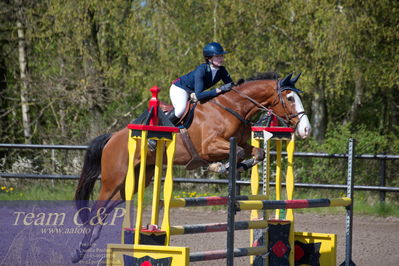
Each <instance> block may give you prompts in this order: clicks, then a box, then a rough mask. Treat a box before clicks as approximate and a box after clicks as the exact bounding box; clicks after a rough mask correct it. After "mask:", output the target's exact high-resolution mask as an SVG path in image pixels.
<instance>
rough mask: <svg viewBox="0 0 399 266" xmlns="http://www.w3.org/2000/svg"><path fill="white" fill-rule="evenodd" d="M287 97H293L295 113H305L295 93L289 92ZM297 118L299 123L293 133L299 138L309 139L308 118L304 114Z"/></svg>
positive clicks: (309, 127) (310, 128)
mask: <svg viewBox="0 0 399 266" xmlns="http://www.w3.org/2000/svg"><path fill="white" fill-rule="evenodd" d="M287 97H294V100H295V111H296V112H297V113H301V112H305V109H304V108H303V105H302V101H301V98H299V96H298V94H297V93H296V92H290V93H289V94H287ZM298 118H299V123H298V125H297V127H296V131H295V133H296V134H297V135H298V136H300V137H301V138H303V139H305V138H307V137H309V135H310V131H311V130H312V127H311V125H310V122H309V118H308V116H307V115H306V114H305V113H301V114H300V115H298Z"/></svg>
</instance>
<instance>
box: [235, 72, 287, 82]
mask: <svg viewBox="0 0 399 266" xmlns="http://www.w3.org/2000/svg"><path fill="white" fill-rule="evenodd" d="M279 78H280V76H279V74H277V72H273V71H269V72H258V73H256V74H255V75H253V76H252V77H249V78H247V79H243V78H241V79H239V80H238V82H237V85H241V84H243V83H245V82H249V81H254V80H277V79H279Z"/></svg>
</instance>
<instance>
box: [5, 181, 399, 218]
mask: <svg viewBox="0 0 399 266" xmlns="http://www.w3.org/2000/svg"><path fill="white" fill-rule="evenodd" d="M76 184H77V181H76V180H40V181H38V180H36V181H21V180H18V181H17V182H14V183H10V182H9V181H7V183H5V182H3V184H0V200H72V199H73V196H74V193H75V188H76ZM99 187H100V186H99V182H97V183H96V186H95V188H94V190H93V191H94V193H93V196H92V198H96V196H97V194H98V191H99ZM241 194H242V195H249V194H250V190H249V187H242V190H241ZM272 194H273V195H271V198H272V199H274V197H275V196H274V189H272ZM151 195H152V188H151V186H150V187H149V189H147V190H146V196H145V202H144V204H145V205H146V206H149V205H150V204H151V197H152V196H151ZM226 195H227V186H223V187H221V186H215V185H200V186H198V185H192V184H182V185H178V186H176V188H175V191H174V197H180V198H190V197H191V198H192V197H207V196H226ZM294 195H295V197H294V198H297V199H312V198H339V197H344V196H345V193H344V192H343V191H330V190H318V191H316V190H308V189H296V190H295V191H294ZM388 195H389V194H387V196H388ZM202 208H208V209H209V208H210V209H225V207H224V206H212V207H202ZM354 211H355V215H373V216H382V217H388V216H394V217H399V204H398V203H396V202H394V201H393V200H392V199H390V198H389V197H387V200H386V202H383V203H381V202H380V201H379V198H378V194H377V193H370V192H365V191H356V192H355V205H354ZM296 212H298V213H306V212H311V213H320V214H343V213H345V208H342V207H333V208H311V209H298V210H296Z"/></svg>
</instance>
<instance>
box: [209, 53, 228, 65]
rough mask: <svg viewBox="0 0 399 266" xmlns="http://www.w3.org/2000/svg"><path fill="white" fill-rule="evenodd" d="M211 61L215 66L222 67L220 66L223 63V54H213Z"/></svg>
mask: <svg viewBox="0 0 399 266" xmlns="http://www.w3.org/2000/svg"><path fill="white" fill-rule="evenodd" d="M209 61H210V62H211V64H212V65H214V66H215V67H220V66H222V65H223V62H224V57H223V55H222V54H221V55H215V56H212V58H211V59H210V60H209Z"/></svg>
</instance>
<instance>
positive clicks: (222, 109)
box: [72, 72, 311, 262]
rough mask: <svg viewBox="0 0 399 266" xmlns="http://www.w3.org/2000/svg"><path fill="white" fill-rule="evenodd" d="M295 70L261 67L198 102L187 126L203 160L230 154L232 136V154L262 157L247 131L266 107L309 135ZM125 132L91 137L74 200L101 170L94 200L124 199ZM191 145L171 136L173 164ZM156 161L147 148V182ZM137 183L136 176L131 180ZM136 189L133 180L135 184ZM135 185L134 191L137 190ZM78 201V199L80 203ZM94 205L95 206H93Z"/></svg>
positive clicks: (183, 159) (78, 255) (79, 253)
mask: <svg viewBox="0 0 399 266" xmlns="http://www.w3.org/2000/svg"><path fill="white" fill-rule="evenodd" d="M299 76H300V74H299V75H298V76H296V77H294V78H292V74H290V75H287V76H286V77H285V78H283V79H280V80H278V79H277V78H276V74H275V73H271V72H270V73H266V74H264V75H262V76H259V77H257V78H252V79H248V80H245V81H243V82H241V84H239V85H237V86H235V87H233V89H232V90H231V91H229V92H226V93H224V94H221V95H219V96H217V97H215V98H213V99H211V100H208V101H206V102H199V103H198V104H197V106H196V108H195V111H194V119H193V121H192V124H191V126H190V127H189V128H188V129H187V131H188V135H189V137H190V139H191V140H192V144H193V146H194V147H195V149H196V151H197V153H198V154H199V156H200V157H201V159H202V160H203V161H205V162H207V163H215V162H220V161H223V160H225V159H227V158H228V156H229V147H230V145H229V139H230V138H231V137H235V138H236V139H237V159H238V161H242V160H244V159H245V158H248V157H251V156H252V158H253V159H254V160H253V162H254V163H257V162H259V161H262V160H263V159H264V156H265V154H264V151H263V149H261V148H256V147H252V146H251V145H249V144H248V140H249V138H250V136H251V125H252V119H254V118H255V117H256V116H257V114H259V112H262V111H267V112H269V113H272V114H273V115H275V116H277V117H279V119H280V120H282V121H284V122H286V124H288V126H290V127H292V128H294V129H295V134H296V135H297V136H299V137H300V138H306V137H308V136H309V134H310V131H311V127H310V123H309V119H308V117H307V115H306V113H305V111H304V108H303V105H302V102H301V98H300V97H299V93H300V92H302V91H300V90H299V89H297V88H296V87H295V83H296V82H297V80H298V79H299ZM128 133H129V129H128V128H127V127H125V128H123V129H121V130H119V131H117V132H115V133H112V134H105V135H102V136H99V137H97V138H95V139H94V140H93V141H92V142H91V144H90V145H89V148H88V150H87V152H86V155H85V159H84V164H83V169H82V172H81V175H80V178H79V183H78V186H77V189H76V192H75V198H74V199H75V201H76V202H80V203H81V202H84V203H83V206H82V205H79V204H77V207H78V208H82V207H85V205H84V204H87V200H89V198H90V194H91V193H92V190H93V187H94V183H95V182H96V180H97V178H98V176H99V175H100V174H101V189H100V193H99V196H98V198H97V202H105V205H107V204H108V203H109V202H112V204H108V205H107V213H110V212H111V211H112V209H113V208H114V207H115V205H117V204H119V203H120V202H121V201H123V200H124V185H125V178H126V173H127V169H128V148H127V147H128V145H127V144H128ZM191 157H192V156H191V154H190V151H189V150H188V149H187V148H186V146H185V145H184V143H183V140H182V137H181V135H180V134H177V138H176V153H175V157H174V164H175V165H185V164H187V163H188V162H189V161H190V159H191ZM154 165H155V152H154V151H149V152H148V153H147V168H146V177H147V179H146V182H145V183H146V186H148V185H149V184H150V182H151V179H152V177H153V172H154V167H153V166H154ZM139 166H140V154H139V152H138V153H136V155H135V158H134V170H135V177H136V179H137V178H138V176H139V174H138V173H139V172H138V171H139ZM135 182H136V183H137V182H138V180H136V181H135ZM136 190H137V186H136ZM136 192H137V191H134V193H136ZM81 204H82V203H81ZM97 207H98V206H97ZM93 212H95V208H93V210H92V213H91V214H89V215H82V214H83V212H80V214H81V215H80V218H81V220H82V222H84V223H86V224H87V221H88V219H89V217H91V215H94V214H93ZM101 228H102V227H101V226H99V227H97V228H94V230H89V231H90V233H89V234H87V235H85V237H84V239H83V240H82V242H81V244H80V248H79V249H77V250H76V251H74V252H73V254H72V261H73V262H77V261H79V260H80V259H82V258H83V256H84V254H85V252H86V250H87V249H88V248H89V247H90V246H91V245H92V243H93V242H94V241H95V240H96V239H97V238H98V237H99V234H100V231H101Z"/></svg>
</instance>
